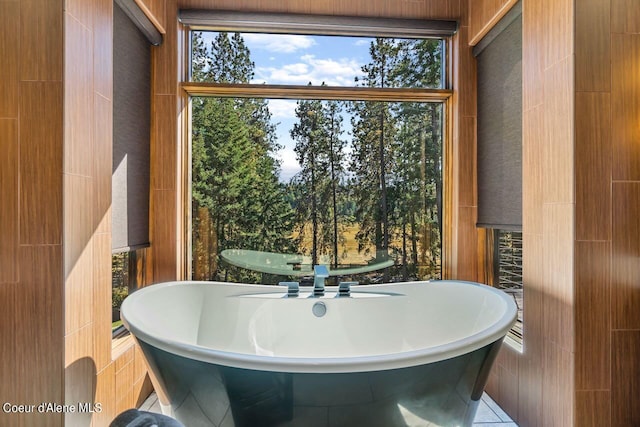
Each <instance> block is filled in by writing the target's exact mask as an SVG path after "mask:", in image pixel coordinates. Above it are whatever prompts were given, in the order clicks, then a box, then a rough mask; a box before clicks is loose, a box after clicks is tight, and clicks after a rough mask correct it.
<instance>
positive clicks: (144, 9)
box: [133, 0, 167, 34]
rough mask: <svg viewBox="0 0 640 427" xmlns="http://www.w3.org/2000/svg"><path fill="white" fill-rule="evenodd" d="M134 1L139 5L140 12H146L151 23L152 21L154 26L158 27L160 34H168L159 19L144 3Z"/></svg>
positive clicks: (140, 0)
mask: <svg viewBox="0 0 640 427" xmlns="http://www.w3.org/2000/svg"><path fill="white" fill-rule="evenodd" d="M133 1H134V2H135V3H136V5H138V7H139V8H140V10H141V11H142V12H144V14H145V15H147V18H149V21H151V23H152V24H153V26H154V27H156V29H157V30H158V31H159V32H160V34H167V31H166V30H165V29H164V26H163V25H162V24H161V23H160V21H158V19H157V18H156V17H155V15H154V14H153V13H152V12H151V10H149V8H148V7H147V5H146V4H144V1H142V0H133Z"/></svg>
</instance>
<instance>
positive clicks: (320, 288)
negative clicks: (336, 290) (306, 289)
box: [313, 265, 329, 297]
mask: <svg viewBox="0 0 640 427" xmlns="http://www.w3.org/2000/svg"><path fill="white" fill-rule="evenodd" d="M327 277H329V270H328V269H327V266H326V265H314V266H313V296H314V297H321V296H323V295H324V279H326V278H327Z"/></svg>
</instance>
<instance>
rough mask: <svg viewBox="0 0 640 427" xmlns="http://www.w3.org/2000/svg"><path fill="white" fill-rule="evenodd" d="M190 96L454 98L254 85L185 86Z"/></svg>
mask: <svg viewBox="0 0 640 427" xmlns="http://www.w3.org/2000/svg"><path fill="white" fill-rule="evenodd" d="M181 87H182V89H183V90H184V91H185V92H186V93H188V94H189V95H191V96H220V97H239V98H278V99H331V100H346V101H384V102H444V101H446V100H447V99H449V97H450V96H451V95H452V94H453V91H451V90H448V89H422V90H416V89H391V88H369V87H353V88H344V87H335V86H312V87H310V86H298V85H254V84H226V83H182V85H181Z"/></svg>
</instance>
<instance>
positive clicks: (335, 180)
mask: <svg viewBox="0 0 640 427" xmlns="http://www.w3.org/2000/svg"><path fill="white" fill-rule="evenodd" d="M342 108H343V107H342V104H341V103H340V102H338V101H327V102H325V105H324V116H325V117H326V120H325V126H326V131H325V133H326V135H327V139H328V147H327V151H328V155H329V172H330V176H329V186H330V191H331V216H332V220H333V234H332V236H331V238H332V243H333V267H334V268H338V258H339V256H338V242H339V232H338V216H339V213H338V190H339V187H340V181H341V179H342V177H343V175H344V166H343V161H344V152H343V150H344V146H345V141H344V140H342V139H340V136H341V135H342V133H343V130H342V121H343V118H342V115H341V112H342Z"/></svg>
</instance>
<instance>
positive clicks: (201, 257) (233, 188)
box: [186, 31, 450, 283]
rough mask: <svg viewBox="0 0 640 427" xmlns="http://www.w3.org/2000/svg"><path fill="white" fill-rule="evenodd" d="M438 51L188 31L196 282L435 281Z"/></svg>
mask: <svg viewBox="0 0 640 427" xmlns="http://www.w3.org/2000/svg"><path fill="white" fill-rule="evenodd" d="M444 44H445V42H444V40H443V39H437V38H422V39H400V38H371V37H369V38H366V37H336V36H331V37H328V36H313V35H287V34H277V35H276V34H247V33H227V32H200V31H192V52H191V65H192V68H191V76H192V77H191V81H192V82H193V83H191V84H190V86H189V84H187V85H186V89H187V90H188V91H189V92H190V93H191V94H192V95H193V96H192V135H191V139H192V150H191V153H192V155H191V157H192V164H191V168H192V170H191V172H192V173H191V177H192V182H191V194H192V212H191V217H192V221H191V223H192V243H193V244H192V248H191V249H192V263H191V265H192V275H193V278H194V279H199V280H226V281H243V282H256V283H275V282H277V281H279V280H282V276H283V275H286V274H284V273H282V271H276V270H274V271H273V272H270V270H269V268H266V269H260V268H252V266H248V265H245V264H242V263H238V262H234V258H233V257H232V256H226V255H228V254H229V253H231V252H233V251H235V253H241V252H242V251H245V252H249V251H251V254H253V255H255V254H256V253H257V254H273V256H272V258H269V257H268V256H266V255H265V256H266V257H265V258H264V259H265V263H267V264H268V263H270V262H272V260H273V259H276V257H277V256H279V257H280V258H277V259H279V260H281V261H282V262H283V264H286V265H288V266H289V267H288V268H290V269H291V270H292V271H294V272H295V271H298V270H303V271H304V269H305V268H308V267H310V266H311V265H317V264H325V265H327V266H329V267H330V268H332V269H344V271H348V272H349V273H350V274H349V275H355V276H357V277H355V279H356V280H358V281H360V282H361V283H372V282H378V281H382V280H385V281H402V280H416V279H420V280H422V279H434V278H440V277H441V253H442V249H441V244H442V240H441V236H442V218H443V215H442V200H443V182H442V175H443V174H442V172H443V171H442V169H443V160H442V159H443V139H444V135H443V133H444V132H443V128H444V127H443V122H444V119H445V117H444V116H445V111H446V109H445V102H446V99H447V98H448V96H449V94H450V92H449V91H448V90H447V89H445V87H446V83H445V80H446V79H445V72H444V70H445V68H446V67H445V60H444V54H443V53H444V50H445V49H444ZM276 255H277V256H276ZM285 261H286V263H285ZM351 273H352V274H351Z"/></svg>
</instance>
